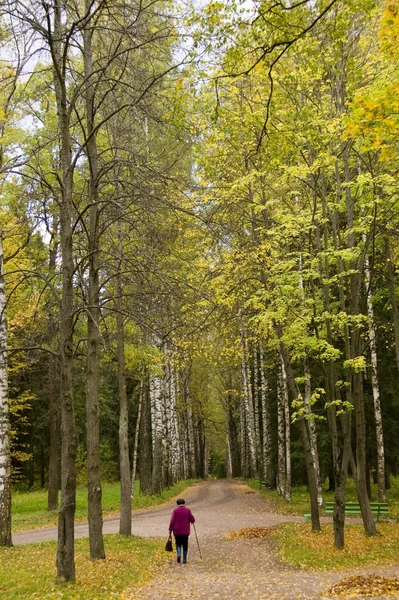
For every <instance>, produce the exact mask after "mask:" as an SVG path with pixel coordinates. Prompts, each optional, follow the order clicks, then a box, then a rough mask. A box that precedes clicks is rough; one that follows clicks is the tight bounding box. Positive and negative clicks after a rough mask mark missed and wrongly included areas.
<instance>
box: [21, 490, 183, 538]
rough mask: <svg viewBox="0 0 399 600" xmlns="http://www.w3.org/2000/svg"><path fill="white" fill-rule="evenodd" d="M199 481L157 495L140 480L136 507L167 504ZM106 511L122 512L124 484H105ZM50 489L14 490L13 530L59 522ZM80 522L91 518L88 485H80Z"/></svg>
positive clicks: (78, 507)
mask: <svg viewBox="0 0 399 600" xmlns="http://www.w3.org/2000/svg"><path fill="white" fill-rule="evenodd" d="M194 481H195V480H183V481H179V482H178V483H176V484H175V485H174V486H172V487H170V488H169V489H166V490H164V491H163V492H162V494H159V495H156V496H144V495H142V494H140V493H139V489H138V486H139V483H138V482H136V488H135V495H134V503H133V510H138V509H140V508H150V507H151V506H157V505H159V504H164V503H165V502H168V501H169V500H171V499H172V498H174V497H176V496H178V495H180V494H181V492H182V491H183V490H185V489H186V488H187V487H188V486H189V485H191V484H192V483H194ZM102 500H103V502H102V503H103V513H104V516H107V515H112V514H114V513H117V512H119V509H120V485H119V483H118V482H116V483H104V484H103V499H102ZM46 507H47V491H46V490H36V491H32V492H18V491H17V492H13V494H12V530H13V531H21V530H23V529H34V528H38V527H45V526H51V525H56V524H57V520H58V511H48V510H46ZM75 518H76V520H77V521H82V520H86V519H87V487H86V486H84V485H80V486H78V488H77V491H76V515H75Z"/></svg>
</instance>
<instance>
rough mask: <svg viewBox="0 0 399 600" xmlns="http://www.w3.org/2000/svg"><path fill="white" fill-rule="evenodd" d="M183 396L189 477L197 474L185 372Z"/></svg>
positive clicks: (192, 424) (188, 391)
mask: <svg viewBox="0 0 399 600" xmlns="http://www.w3.org/2000/svg"><path fill="white" fill-rule="evenodd" d="M184 396H185V401H186V407H187V409H186V410H187V449H188V473H189V477H190V478H192V477H195V476H196V474H197V467H196V461H195V436H194V423H193V409H192V405H191V393H190V382H189V376H188V373H185V377H184Z"/></svg>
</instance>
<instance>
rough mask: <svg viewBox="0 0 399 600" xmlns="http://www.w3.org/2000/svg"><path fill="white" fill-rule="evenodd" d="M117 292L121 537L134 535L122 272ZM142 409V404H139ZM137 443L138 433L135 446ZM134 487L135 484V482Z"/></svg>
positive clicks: (120, 224)
mask: <svg viewBox="0 0 399 600" xmlns="http://www.w3.org/2000/svg"><path fill="white" fill-rule="evenodd" d="M121 228H122V223H121V221H120V220H119V227H118V246H119V257H120V258H121V256H122V230H121ZM116 286H117V292H116V296H117V297H116V336H117V355H118V390H119V472H120V486H121V510H120V521H119V533H120V534H121V535H131V534H132V502H131V490H132V482H131V480H130V464H129V411H128V401H127V393H126V372H125V336H124V323H123V316H122V282H121V275H120V272H118V274H117V283H116ZM139 407H140V403H139ZM136 443H137V432H136V439H135V444H136ZM133 486H134V482H133Z"/></svg>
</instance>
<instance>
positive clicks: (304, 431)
mask: <svg viewBox="0 0 399 600" xmlns="http://www.w3.org/2000/svg"><path fill="white" fill-rule="evenodd" d="M275 327H276V333H277V336H278V338H279V339H281V337H282V328H281V325H280V324H276V326H275ZM279 351H280V353H281V356H282V357H283V360H284V366H285V372H286V375H287V384H288V387H289V389H290V391H291V394H292V397H293V399H297V398H298V396H299V390H298V387H297V385H296V383H295V378H294V375H293V373H292V368H291V363H290V360H289V356H288V352H287V349H286V348H285V346H284V344H283V343H282V342H281V341H280V347H279ZM298 425H299V432H300V436H301V442H302V447H303V452H304V456H305V464H306V472H307V476H308V483H309V495H310V512H311V519H312V531H320V529H321V528H320V515H319V505H318V502H317V478H316V473H315V468H314V462H313V458H312V453H311V448H310V442H309V430H308V426H307V423H306V419H305V418H304V417H302V416H300V417H298Z"/></svg>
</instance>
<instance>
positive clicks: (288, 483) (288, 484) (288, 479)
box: [281, 357, 292, 502]
mask: <svg viewBox="0 0 399 600" xmlns="http://www.w3.org/2000/svg"><path fill="white" fill-rule="evenodd" d="M281 374H282V384H283V400H284V443H285V489H284V495H285V498H286V499H287V500H288V501H289V502H291V495H292V475H291V419H290V404H289V396H288V384H287V373H286V371H285V365H284V360H283V357H281Z"/></svg>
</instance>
